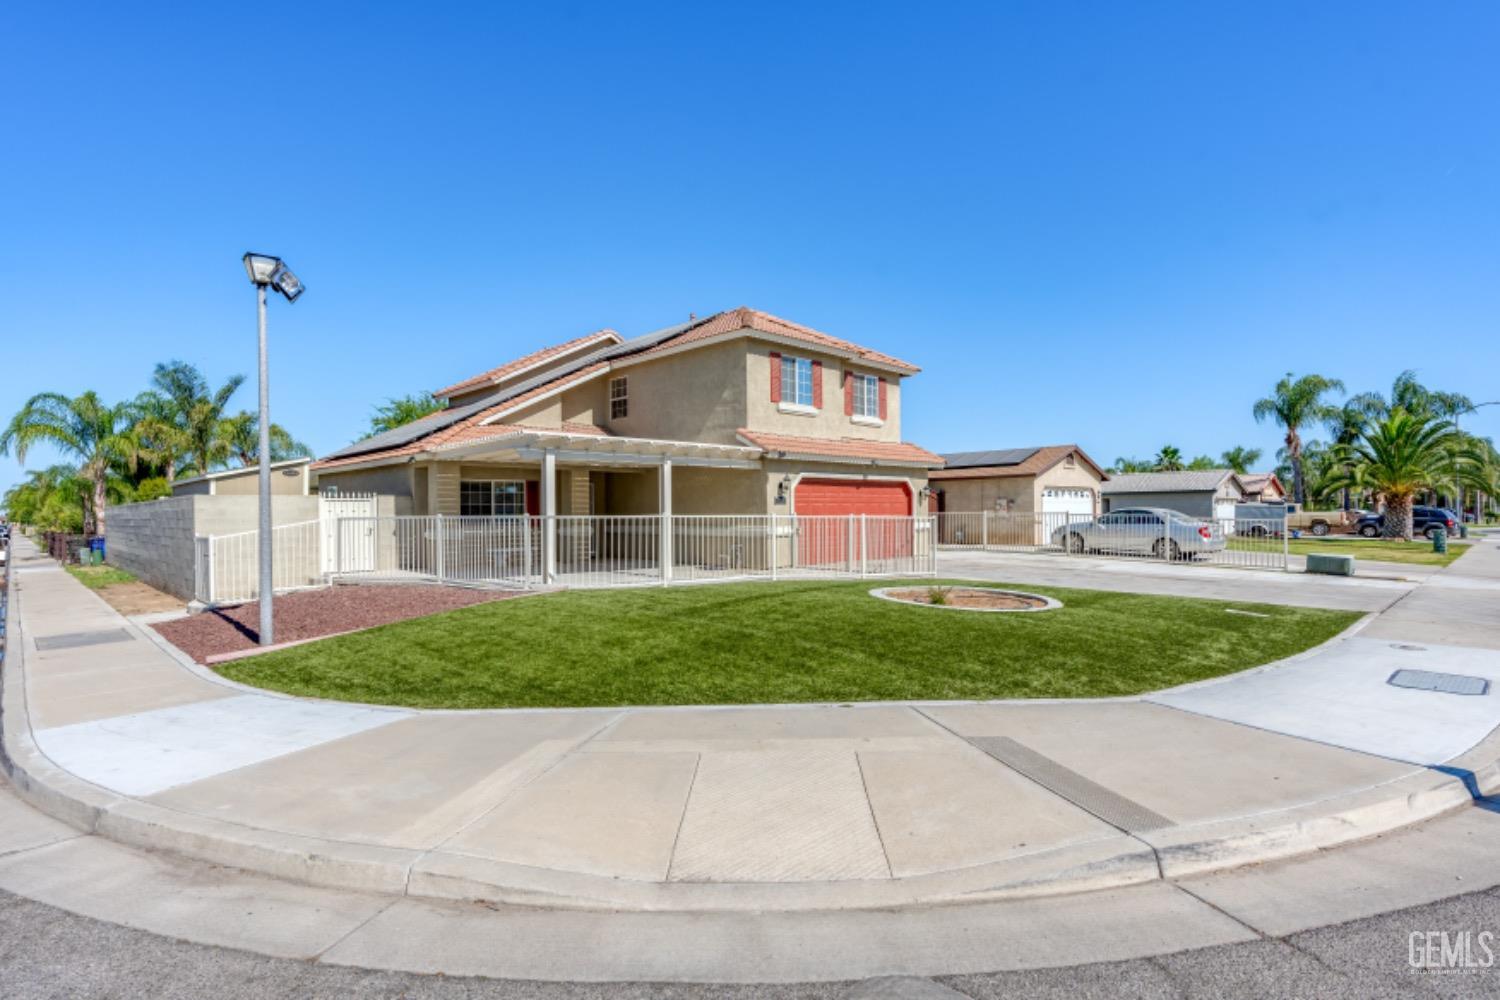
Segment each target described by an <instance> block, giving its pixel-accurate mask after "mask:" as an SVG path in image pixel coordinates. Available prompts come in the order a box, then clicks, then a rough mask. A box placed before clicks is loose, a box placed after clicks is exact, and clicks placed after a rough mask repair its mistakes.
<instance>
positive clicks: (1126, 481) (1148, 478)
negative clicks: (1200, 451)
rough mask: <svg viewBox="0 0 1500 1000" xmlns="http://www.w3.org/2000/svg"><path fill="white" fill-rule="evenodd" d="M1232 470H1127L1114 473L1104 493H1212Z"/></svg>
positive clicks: (1230, 474)
mask: <svg viewBox="0 0 1500 1000" xmlns="http://www.w3.org/2000/svg"><path fill="white" fill-rule="evenodd" d="M1233 475H1234V471H1233V470H1232V469H1202V470H1195V469H1184V470H1182V471H1181V472H1128V473H1125V474H1123V475H1119V476H1113V477H1111V478H1110V480H1109V481H1108V482H1107V483H1105V484H1104V486H1103V488H1102V489H1101V490H1100V492H1101V493H1211V492H1213V491H1214V490H1216V489H1218V488H1219V486H1220V484H1222V483H1223V482H1224V480H1225V479H1227V478H1229V477H1230V476H1233Z"/></svg>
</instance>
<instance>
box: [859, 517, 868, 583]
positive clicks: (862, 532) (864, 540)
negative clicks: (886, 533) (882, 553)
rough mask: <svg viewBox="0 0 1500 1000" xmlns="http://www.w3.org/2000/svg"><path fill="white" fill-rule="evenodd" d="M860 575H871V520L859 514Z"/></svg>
mask: <svg viewBox="0 0 1500 1000" xmlns="http://www.w3.org/2000/svg"><path fill="white" fill-rule="evenodd" d="M859 575H860V576H861V577H865V576H869V575H870V522H869V521H868V520H867V519H866V518H865V515H863V514H861V515H859Z"/></svg>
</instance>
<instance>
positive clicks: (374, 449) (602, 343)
mask: <svg viewBox="0 0 1500 1000" xmlns="http://www.w3.org/2000/svg"><path fill="white" fill-rule="evenodd" d="M746 328H751V329H755V330H758V331H760V332H762V333H764V334H766V335H767V336H768V337H773V338H779V339H787V340H797V341H801V342H804V343H810V344H814V345H816V346H818V347H820V348H821V349H822V350H824V351H827V352H829V353H833V354H842V355H844V356H846V357H850V358H853V359H856V360H863V361H865V362H867V363H869V364H871V365H882V366H885V367H889V368H894V369H897V370H900V371H902V372H907V373H909V372H915V371H917V370H918V369H917V367H916V366H915V365H910V364H907V363H906V362H904V361H900V360H898V359H896V358H892V357H890V356H889V355H885V354H880V353H879V352H877V351H871V350H869V349H868V348H863V347H860V346H859V345H857V344H852V343H850V342H849V341H845V340H839V339H838V338H836V337H830V336H828V335H827V334H824V333H819V332H818V331H816V330H812V329H810V328H808V327H804V326H799V325H798V324H795V323H790V322H788V321H786V320H782V319H777V318H776V317H774V316H771V315H769V314H767V313H762V312H756V311H755V310H752V309H748V308H744V307H742V308H740V309H732V310H729V311H728V312H722V313H717V314H715V315H713V316H710V317H708V318H707V319H703V320H695V321H693V322H690V323H679V324H676V325H674V326H669V327H664V328H663V329H660V330H655V331H653V332H651V333H646V334H642V335H640V336H638V337H633V338H631V339H629V340H621V339H620V335H619V334H617V333H615V332H614V331H613V330H600V331H598V332H596V333H592V334H589V335H587V336H585V337H578V338H575V339H574V340H570V341H568V342H566V343H564V344H557V345H554V346H553V347H549V348H543V349H542V350H541V351H536V352H533V353H532V354H529V355H527V356H526V357H524V358H518V359H516V360H515V361H512V362H509V363H508V364H505V365H501V366H500V367H499V368H493V369H491V370H490V371H488V372H484V373H481V374H480V375H475V376H473V377H472V378H469V379H465V380H464V381H462V382H457V383H454V384H453V385H451V386H448V387H447V388H445V389H442V390H439V393H436V394H435V395H440V394H447V393H453V392H462V391H472V389H473V388H475V387H480V386H483V385H485V384H486V382H493V381H494V380H496V379H503V378H506V377H507V375H511V376H513V375H519V374H522V373H524V371H525V370H526V369H527V368H528V367H532V366H535V365H537V364H541V363H542V362H544V361H546V360H548V359H549V358H553V357H557V356H559V355H562V354H566V353H569V352H570V351H572V350H574V349H577V348H581V347H584V346H590V344H591V341H593V340H597V341H598V343H597V345H596V346H595V349H594V350H591V351H589V352H587V353H585V354H582V355H580V356H579V357H576V358H573V359H572V360H570V361H565V362H563V363H562V364H560V365H559V366H557V367H556V368H554V369H552V370H550V371H546V372H543V373H541V374H539V375H535V376H533V377H531V378H529V379H525V380H523V381H520V382H515V383H513V384H511V385H506V386H503V387H498V388H496V389H495V390H494V391H493V392H492V393H490V394H489V395H486V396H484V397H482V398H480V399H476V400H474V401H473V402H470V403H465V404H463V405H462V406H454V407H449V408H448V409H446V410H439V411H438V412H436V413H430V414H428V415H427V416H425V417H422V418H420V419H418V420H413V421H412V422H411V423H408V424H403V425H401V426H400V427H396V428H393V429H391V430H388V431H383V432H381V433H379V434H372V435H371V436H369V437H367V438H364V439H362V440H360V441H356V442H354V443H353V444H351V445H347V446H345V447H343V448H340V449H338V450H337V451H334V452H331V453H329V454H328V455H326V456H324V457H323V459H322V460H320V461H318V462H316V463H315V464H314V465H313V468H314V469H329V468H336V467H339V466H346V465H354V464H358V463H364V462H377V461H381V460H387V459H391V458H397V457H400V456H404V455H414V454H417V453H418V452H422V451H426V450H428V449H429V448H432V447H436V446H438V445H440V444H442V443H444V442H446V441H447V440H449V437H448V434H449V433H450V432H456V431H458V430H459V429H462V428H464V427H474V426H493V423H492V422H493V421H495V420H498V419H499V418H501V417H503V416H505V415H506V414H508V413H512V412H514V411H515V410H516V409H518V408H520V407H523V406H525V405H527V404H528V403H532V402H535V401H536V400H538V399H540V398H543V397H544V396H547V395H549V394H550V393H552V392H556V391H560V390H562V389H565V388H567V387H569V386H572V385H576V384H579V383H581V382H584V381H587V380H588V379H590V378H595V377H598V376H600V375H602V374H604V373H605V372H607V371H608V370H609V369H610V368H611V367H613V365H614V364H615V363H617V361H618V360H619V359H622V358H635V357H645V356H648V355H655V354H657V353H658V352H661V351H663V350H666V349H669V348H670V349H672V350H685V349H689V348H692V347H696V346H699V345H707V344H709V343H713V342H715V338H718V337H725V338H727V337H728V336H729V335H731V334H735V333H736V332H737V331H739V330H743V329H746ZM912 447H915V446H912ZM917 450H918V451H919V452H921V454H922V455H923V456H926V457H928V458H931V459H934V460H935V461H932V462H930V463H928V464H929V465H932V466H935V465H940V464H941V460H940V459H937V456H935V455H933V454H932V453H931V452H928V451H925V450H924V449H917ZM923 461H926V458H924V459H923Z"/></svg>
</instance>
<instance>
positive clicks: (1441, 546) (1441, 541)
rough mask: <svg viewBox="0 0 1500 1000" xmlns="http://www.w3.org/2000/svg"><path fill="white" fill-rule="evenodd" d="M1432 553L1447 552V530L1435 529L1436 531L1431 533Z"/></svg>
mask: <svg viewBox="0 0 1500 1000" xmlns="http://www.w3.org/2000/svg"><path fill="white" fill-rule="evenodd" d="M1432 551H1434V552H1447V551H1448V529H1447V528H1436V529H1434V530H1433V532H1432Z"/></svg>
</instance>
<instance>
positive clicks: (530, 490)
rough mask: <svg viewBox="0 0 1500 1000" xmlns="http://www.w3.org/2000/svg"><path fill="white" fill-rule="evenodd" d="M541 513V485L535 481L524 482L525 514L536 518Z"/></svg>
mask: <svg viewBox="0 0 1500 1000" xmlns="http://www.w3.org/2000/svg"><path fill="white" fill-rule="evenodd" d="M541 512H542V484H541V483H539V482H537V481H536V480H535V479H528V480H526V513H527V514H529V515H531V516H532V517H536V516H537V515H538V514H540V513H541Z"/></svg>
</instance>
